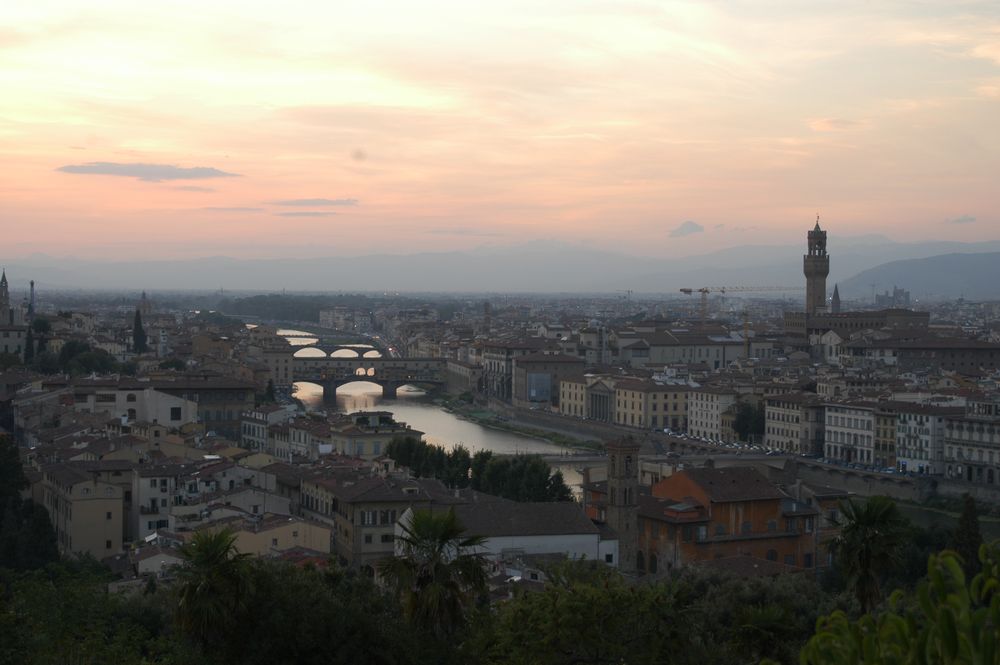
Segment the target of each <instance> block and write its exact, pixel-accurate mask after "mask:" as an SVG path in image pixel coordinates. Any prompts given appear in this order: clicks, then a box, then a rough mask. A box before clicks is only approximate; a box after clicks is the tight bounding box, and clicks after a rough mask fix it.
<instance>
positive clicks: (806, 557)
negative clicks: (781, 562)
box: [802, 552, 813, 568]
mask: <svg viewBox="0 0 1000 665" xmlns="http://www.w3.org/2000/svg"><path fill="white" fill-rule="evenodd" d="M802 565H803V566H805V567H806V568H812V567H813V555H812V552H806V553H805V554H803V555H802Z"/></svg>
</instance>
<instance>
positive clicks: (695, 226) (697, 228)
mask: <svg viewBox="0 0 1000 665" xmlns="http://www.w3.org/2000/svg"><path fill="white" fill-rule="evenodd" d="M704 230H705V227H704V226H702V225H701V224H699V223H697V222H692V221H691V220H690V219H689V220H687V221H686V222H684V223H682V224H681V225H680V226H678V227H677V228H676V229H674V230H673V231H671V232H670V237H671V238H683V237H684V236H689V235H692V234H694V233H701V232H702V231H704Z"/></svg>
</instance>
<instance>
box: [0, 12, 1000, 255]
mask: <svg viewBox="0 0 1000 665" xmlns="http://www.w3.org/2000/svg"><path fill="white" fill-rule="evenodd" d="M997 174H1000V3H997V2H996V1H995V0H989V1H987V2H964V1H962V0H951V1H944V0H942V1H939V2H920V1H919V0H913V1H908V2H895V1H893V0H879V1H878V2H871V1H856V0H839V1H837V2H827V1H825V0H803V1H801V2H797V1H793V0H781V1H771V0H752V1H750V0H747V1H743V0H726V1H724V2H723V1H720V2H712V1H710V0H701V1H698V2H690V3H687V2H670V1H667V0H654V1H651V2H633V1H630V0H595V1H588V0H545V2H538V1H537V0H529V1H525V2H513V1H501V0H497V1H492V2H469V1H468V0H455V1H448V2H434V1H425V2H412V1H404V0H399V1H394V2H390V1H378V0H366V1H365V2H343V1H338V2H334V1H330V0H323V1H319V0H316V1H310V2H306V1H298V0H284V1H282V2H273V0H268V1H262V2H257V1H252V0H243V1H241V2H229V1H227V0H212V1H210V2H205V1H204V0H200V1H199V2H187V1H184V0H171V1H170V2H159V3H147V2H141V3H136V2H134V1H128V2H125V1H110V0H109V1H102V0H89V1H88V2H86V3H82V2H78V1H76V0H72V1H63V2H55V1H48V0H33V1H32V2H3V3H0V261H3V260H9V259H16V258H19V257H27V256H29V255H32V254H37V253H44V254H48V255H53V256H77V257H81V258H90V259H102V260H118V259H126V258H127V259H147V258H148V259H153V258H188V257H204V256H214V255H226V256H234V257H295V256H313V257H320V256H327V255H329V256H337V255H364V254H369V253H375V252H378V253H385V252H389V253H411V252H421V251H440V250H462V249H469V248H473V247H480V246H484V245H486V246H505V245H511V244H519V243H531V242H534V241H551V240H558V241H561V242H569V243H573V244H579V245H581V246H586V247H593V248H602V249H609V250H615V251H620V252H626V253H632V254H638V255H645V256H664V257H670V256H682V255H690V254H694V253H703V252H707V251H710V250H712V249H716V248H720V247H729V246H741V245H746V244H766V243H789V242H800V241H803V236H804V231H805V230H807V229H808V228H810V227H811V226H812V224H813V223H814V221H815V217H816V215H817V213H818V214H820V215H821V224H822V225H823V226H824V227H826V228H828V229H830V231H831V234H840V235H842V236H844V235H854V236H856V235H863V234H866V233H879V234H883V235H886V236H888V237H890V238H893V239H895V240H898V241H907V240H931V239H948V240H961V241H967V242H973V241H977V240H981V239H1000V205H998V204H1000V185H998V180H997Z"/></svg>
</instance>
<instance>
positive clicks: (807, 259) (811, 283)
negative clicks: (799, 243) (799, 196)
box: [802, 215, 830, 315]
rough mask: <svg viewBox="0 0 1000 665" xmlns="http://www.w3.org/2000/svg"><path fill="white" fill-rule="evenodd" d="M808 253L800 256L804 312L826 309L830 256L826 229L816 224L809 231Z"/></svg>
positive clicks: (817, 220) (809, 312)
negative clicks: (804, 295)
mask: <svg viewBox="0 0 1000 665" xmlns="http://www.w3.org/2000/svg"><path fill="white" fill-rule="evenodd" d="M808 251H809V253H808V254H806V255H805V256H803V257H802V272H804V273H805V276H806V314H809V315H813V314H821V313H823V312H825V311H826V276H827V275H829V274H830V256H829V254H827V253H826V231H824V230H823V229H821V228H819V215H816V226H815V228H813V230H812V231H810V232H809V242H808Z"/></svg>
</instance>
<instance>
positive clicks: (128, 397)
mask: <svg viewBox="0 0 1000 665" xmlns="http://www.w3.org/2000/svg"><path fill="white" fill-rule="evenodd" d="M125 401H126V402H134V401H135V393H129V394H128V395H126V396H125Z"/></svg>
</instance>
